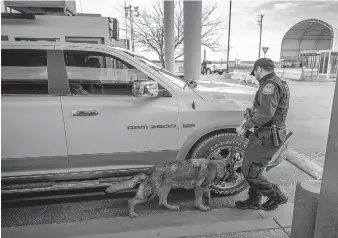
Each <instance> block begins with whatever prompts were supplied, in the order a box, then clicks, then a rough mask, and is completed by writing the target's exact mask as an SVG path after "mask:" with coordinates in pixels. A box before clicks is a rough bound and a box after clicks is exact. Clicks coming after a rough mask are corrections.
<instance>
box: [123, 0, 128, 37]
mask: <svg viewBox="0 0 338 238" xmlns="http://www.w3.org/2000/svg"><path fill="white" fill-rule="evenodd" d="M124 21H125V24H126V40H127V41H128V28H127V1H126V0H124Z"/></svg>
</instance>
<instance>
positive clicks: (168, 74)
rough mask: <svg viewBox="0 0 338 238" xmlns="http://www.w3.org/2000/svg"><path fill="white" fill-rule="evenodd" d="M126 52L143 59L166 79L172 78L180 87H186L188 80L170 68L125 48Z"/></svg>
mask: <svg viewBox="0 0 338 238" xmlns="http://www.w3.org/2000/svg"><path fill="white" fill-rule="evenodd" d="M124 52H125V53H127V54H129V55H131V56H133V57H135V58H137V59H138V60H140V61H142V62H143V63H144V64H146V65H148V66H149V67H151V68H152V69H154V70H156V71H157V72H159V73H160V74H162V75H163V76H164V77H165V78H166V79H168V80H170V81H171V82H172V83H173V84H175V85H176V86H178V87H180V88H184V86H185V84H186V82H185V81H184V80H183V79H181V78H180V77H177V76H175V75H174V74H172V73H171V72H169V71H168V70H165V69H163V68H161V67H160V66H158V65H157V64H155V63H153V62H152V61H151V60H149V59H147V58H145V57H144V56H141V55H137V54H133V53H131V52H129V51H126V50H124Z"/></svg>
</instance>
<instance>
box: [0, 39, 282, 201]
mask: <svg viewBox="0 0 338 238" xmlns="http://www.w3.org/2000/svg"><path fill="white" fill-rule="evenodd" d="M1 87H2V91H1V93H2V103H1V106H2V131H1V138H2V144H1V145H2V153H1V156H2V157H1V160H2V165H1V177H2V193H3V194H6V193H23V192H34V191H50V190H63V189H72V188H77V189H78V188H97V187H102V188H103V187H107V186H108V185H109V183H111V182H112V181H113V180H112V178H118V177H121V176H131V175H133V174H135V173H137V172H139V171H142V170H146V169H147V168H149V167H151V166H153V165H156V164H160V163H163V162H166V161H172V160H186V159H192V158H198V157H205V158H208V159H220V158H221V159H224V160H227V159H229V156H230V153H229V152H230V150H231V148H237V149H238V151H239V152H240V153H241V156H242V154H243V151H244V150H245V147H241V146H242V145H245V143H242V142H243V141H244V142H245V140H244V139H243V138H239V137H238V136H237V135H236V130H235V128H236V127H237V126H238V125H239V124H240V123H241V122H242V120H243V112H244V110H245V109H246V108H248V107H251V105H252V100H253V98H254V94H255V91H256V89H255V88H252V87H248V86H243V85H235V84H229V83H213V84H209V83H207V82H205V83H204V84H203V83H196V82H186V81H184V80H183V79H181V78H179V77H176V76H175V75H173V74H171V73H170V72H168V71H166V70H164V69H162V68H161V67H159V66H157V65H156V64H154V63H152V62H151V61H150V60H148V59H146V58H145V57H143V56H142V55H138V54H135V53H132V52H130V51H128V50H125V49H121V48H114V47H109V46H104V45H97V44H79V43H65V44H63V43H58V42H2V49H1ZM287 145H288V143H286V144H285V145H284V146H283V147H282V148H281V149H280V150H279V152H278V153H277V154H275V156H274V158H273V159H272V161H271V162H270V164H269V166H270V167H271V168H272V167H274V166H276V165H278V164H279V163H280V162H281V161H283V160H284V159H285V156H286V150H287ZM240 171H241V161H239V162H238V163H237V164H236V172H237V173H238V174H239V175H240V176H239V178H238V179H237V180H236V181H234V182H231V183H222V184H221V185H220V186H218V187H217V188H215V192H216V193H219V194H224V195H234V194H236V193H239V192H240V191H242V190H243V189H245V188H246V187H247V184H246V182H245V180H244V178H243V176H242V175H241V174H240ZM107 181H108V182H107Z"/></svg>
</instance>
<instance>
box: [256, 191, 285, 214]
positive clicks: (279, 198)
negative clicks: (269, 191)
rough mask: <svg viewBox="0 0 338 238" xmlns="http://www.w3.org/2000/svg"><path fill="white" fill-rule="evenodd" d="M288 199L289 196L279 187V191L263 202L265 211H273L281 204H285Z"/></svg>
mask: <svg viewBox="0 0 338 238" xmlns="http://www.w3.org/2000/svg"><path fill="white" fill-rule="evenodd" d="M287 201H288V197H287V196H286V195H285V194H284V193H283V192H282V191H280V189H279V188H278V192H275V193H274V194H273V195H272V196H270V197H269V199H268V201H266V202H265V203H263V204H262V206H261V207H262V209H263V210H265V211H273V210H275V209H276V208H277V207H278V206H279V205H281V204H284V203H286V202H287Z"/></svg>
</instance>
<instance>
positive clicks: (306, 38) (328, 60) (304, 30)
mask: <svg viewBox="0 0 338 238" xmlns="http://www.w3.org/2000/svg"><path fill="white" fill-rule="evenodd" d="M337 35H338V22H337V20H336V19H328V20H325V21H324V20H319V19H307V20H303V21H301V22H298V23H297V24H295V25H294V26H292V27H291V28H290V29H289V30H288V32H287V33H286V34H285V35H284V37H283V40H282V45H281V56H280V58H281V61H283V62H284V64H287V65H289V66H293V67H304V68H308V69H311V78H312V77H317V78H319V79H331V78H332V79H334V78H336V75H337V65H338V62H337V59H338V42H337Z"/></svg>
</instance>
